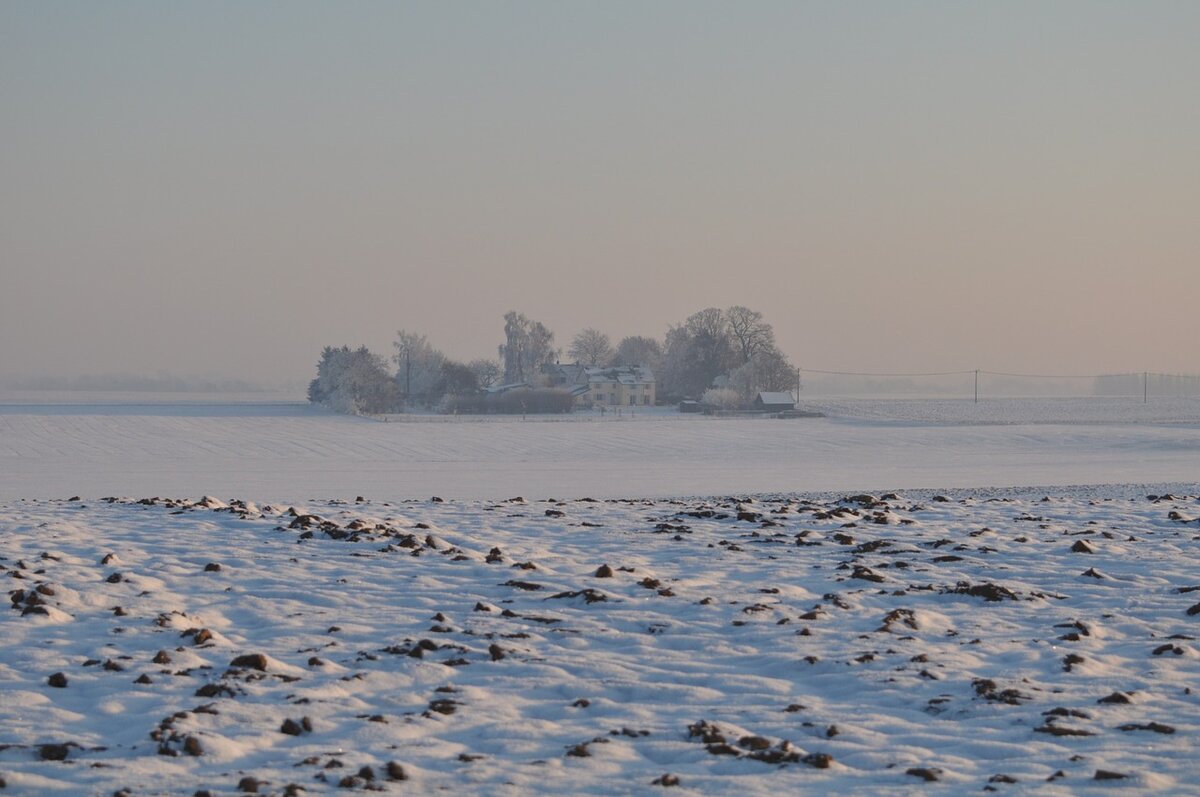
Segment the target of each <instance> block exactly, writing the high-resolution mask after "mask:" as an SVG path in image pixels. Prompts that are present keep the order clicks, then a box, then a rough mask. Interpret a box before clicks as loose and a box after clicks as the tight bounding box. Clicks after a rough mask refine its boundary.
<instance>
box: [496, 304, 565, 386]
mask: <svg viewBox="0 0 1200 797" xmlns="http://www.w3.org/2000/svg"><path fill="white" fill-rule="evenodd" d="M504 339H505V340H504V343H502V344H500V347H499V351H500V359H501V360H502V361H503V362H504V381H505V382H506V383H507V384H514V383H516V382H528V383H530V384H534V383H536V382H537V381H538V376H539V373H540V371H541V367H542V366H543V365H546V364H548V363H552V362H554V359H555V357H556V356H557V354H558V352H557V351H556V350H555V349H554V346H553V343H554V333H553V332H551V331H550V330H549V329H547V328H546V326H545V325H544V324H543V323H542V322H540V321H530V320H529V319H528V318H526V317H525V316H524V315H523V314H520V313H517V312H516V311H515V310H510V311H509V312H507V313H505V314H504Z"/></svg>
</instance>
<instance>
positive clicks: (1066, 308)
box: [0, 0, 1200, 382]
mask: <svg viewBox="0 0 1200 797" xmlns="http://www.w3.org/2000/svg"><path fill="white" fill-rule="evenodd" d="M1197 42H1200V3H1195V2H1176V3H1167V2H1158V3H1147V2H1124V3H1105V2H1098V1H1096V0H1089V2H1054V3H1046V2H1041V1H1040V0H1039V1H1038V2H1028V3H1020V2H1003V3H983V2H961V0H954V1H953V2H939V3H933V2H922V3H915V2H914V3H899V2H872V3H849V2H847V3H842V2H836V3H835V2H824V3H805V2H779V3H775V2H736V3H735V2H719V3H704V2H697V1H696V0H687V2H646V1H645V0H638V2H611V1H610V2H595V3H589V2H558V1H557V0H555V1H554V2H540V3H533V2H478V3H445V2H422V3H382V2H381V3H365V2H357V3H356V2H336V3H335V2H330V3H303V2H286V3H263V2H255V3H245V2H240V1H239V2H230V3H218V2H203V3H201V2H195V3H182V2H180V3H163V2H158V0H155V1H154V2H145V3H131V2H117V3H93V2H78V3H60V2H16V1H15V0H4V2H2V3H0V122H2V126H0V130H2V131H3V132H2V136H0V376H4V375H14V374H16V375H38V374H65V375H73V374H78V373H103V372H117V371H120V372H133V373H154V372H156V371H161V370H169V371H172V372H174V373H177V374H196V375H221V376H228V377H234V378H244V379H255V380H259V381H264V382H281V381H289V380H293V381H300V380H306V379H308V378H309V377H310V376H311V371H312V370H313V368H314V366H315V362H316V359H317V355H318V353H319V351H320V348H321V347H322V346H323V345H325V344H342V343H347V344H351V345H357V344H366V345H368V346H370V347H371V348H373V349H377V350H378V351H380V352H381V353H386V354H390V353H391V341H392V339H393V337H394V333H395V330H396V329H397V328H399V327H405V328H408V329H413V330H418V331H422V332H424V333H426V334H427V335H428V336H429V337H430V339H431V340H432V342H433V343H434V344H435V345H437V346H439V347H440V348H442V349H443V350H445V351H446V352H447V354H449V355H451V356H454V357H460V358H474V357H480V356H489V355H491V356H494V355H495V347H496V344H498V343H500V342H501V339H502V336H503V330H502V327H503V321H502V320H501V315H502V314H503V313H504V312H505V311H506V310H509V309H517V310H520V311H523V312H525V313H526V314H527V315H529V316H530V317H532V318H536V319H539V320H541V321H543V322H545V323H546V324H547V325H548V326H549V327H550V328H551V329H552V330H554V331H555V333H556V336H557V340H558V341H559V342H560V343H564V344H565V343H567V342H569V340H570V338H571V337H572V336H573V335H574V333H575V332H577V331H578V330H579V329H581V328H583V327H588V326H593V327H597V328H600V329H602V330H605V331H607V332H609V334H610V335H612V336H613V337H614V338H617V337H620V336H622V335H625V334H645V335H655V336H661V335H662V334H663V333H665V331H666V328H667V326H668V325H669V324H671V323H677V322H679V321H680V320H682V319H683V318H684V317H685V316H687V315H688V314H689V313H691V312H693V311H695V310H698V309H700V308H703V307H706V306H712V305H716V306H728V305H731V304H745V305H748V306H750V307H753V308H756V309H759V310H761V311H763V312H764V313H765V314H766V317H767V320H769V321H770V322H772V323H773V324H774V326H775V330H776V333H777V337H778V340H779V343H780V344H781V347H782V348H783V349H784V350H785V351H786V352H787V353H788V354H789V356H791V358H792V359H793V361H794V362H796V363H798V364H799V365H801V366H805V367H809V368H847V369H849V370H914V369H915V370H926V369H932V370H942V369H958V368H976V367H980V368H991V369H998V370H1021V371H1028V370H1035V371H1049V372H1061V373H1094V372H1098V371H1113V370H1139V371H1140V370H1144V369H1149V370H1160V371H1168V372H1191V373H1194V372H1197V371H1200V349H1198V348H1197V345H1196V344H1197V338H1198V334H1197V329H1198V324H1197V298H1198V297H1200V257H1198V256H1200V91H1198V90H1197V85H1198V81H1200V46H1198V45H1197Z"/></svg>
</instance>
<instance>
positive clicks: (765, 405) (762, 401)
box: [754, 391, 796, 412]
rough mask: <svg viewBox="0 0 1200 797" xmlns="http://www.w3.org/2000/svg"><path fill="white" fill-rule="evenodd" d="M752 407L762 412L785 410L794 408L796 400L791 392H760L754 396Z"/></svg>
mask: <svg viewBox="0 0 1200 797" xmlns="http://www.w3.org/2000/svg"><path fill="white" fill-rule="evenodd" d="M754 409H756V410H762V411H763V412H787V411H789V410H794V409H796V400H795V399H793V398H792V394H791V393H784V392H779V393H771V392H765V391H764V392H762V393H759V394H758V395H757V396H755V398H754Z"/></svg>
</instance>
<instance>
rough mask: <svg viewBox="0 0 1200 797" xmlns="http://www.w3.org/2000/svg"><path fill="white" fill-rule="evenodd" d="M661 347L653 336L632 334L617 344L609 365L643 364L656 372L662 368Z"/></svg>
mask: <svg viewBox="0 0 1200 797" xmlns="http://www.w3.org/2000/svg"><path fill="white" fill-rule="evenodd" d="M662 359H663V347H662V344H661V343H659V342H658V341H657V340H655V339H654V338H645V337H641V336H640V335H634V336H631V337H628V338H624V339H622V340H621V342H620V343H618V344H617V351H616V353H615V354H614V355H613V357H612V359H611V360H610V361H609V363H608V364H609V365H644V366H646V367H647V368H649V369H650V370H651V371H654V372H655V373H656V374H657V373H658V372H659V370H661V368H662Z"/></svg>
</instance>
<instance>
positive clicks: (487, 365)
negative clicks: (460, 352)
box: [467, 360, 504, 387]
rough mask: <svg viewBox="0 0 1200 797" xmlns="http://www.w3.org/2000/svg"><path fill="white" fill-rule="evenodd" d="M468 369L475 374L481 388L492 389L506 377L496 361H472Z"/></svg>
mask: <svg viewBox="0 0 1200 797" xmlns="http://www.w3.org/2000/svg"><path fill="white" fill-rule="evenodd" d="M467 367H468V368H470V369H471V371H472V372H474V374H475V378H476V379H477V380H478V381H479V386H480V387H491V386H492V385H494V384H496V383H498V382H499V381H500V377H501V376H503V375H504V369H503V368H501V367H500V363H498V362H496V361H495V360H472V361H471V362H469V363H467Z"/></svg>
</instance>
